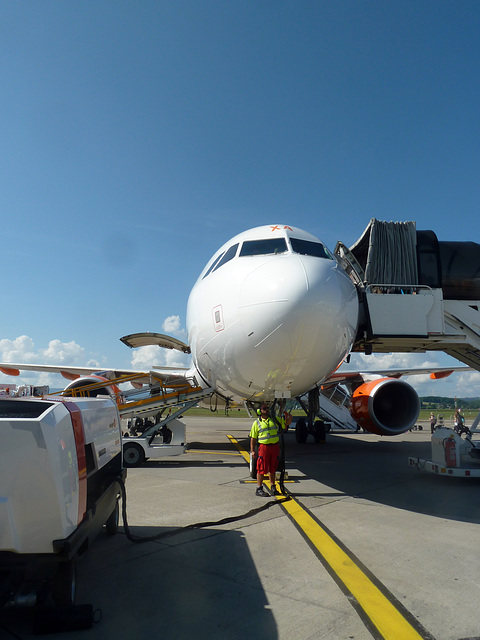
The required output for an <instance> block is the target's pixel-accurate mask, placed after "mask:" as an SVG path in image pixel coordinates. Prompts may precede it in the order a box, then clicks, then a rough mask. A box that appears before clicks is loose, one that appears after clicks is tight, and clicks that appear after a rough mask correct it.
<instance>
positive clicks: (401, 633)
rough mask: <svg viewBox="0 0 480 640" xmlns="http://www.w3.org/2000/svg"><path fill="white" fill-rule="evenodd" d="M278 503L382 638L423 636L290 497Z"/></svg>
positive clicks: (410, 639)
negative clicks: (280, 503)
mask: <svg viewBox="0 0 480 640" xmlns="http://www.w3.org/2000/svg"><path fill="white" fill-rule="evenodd" d="M227 437H228V438H229V439H230V441H231V442H232V444H234V445H235V447H236V448H237V449H238V451H239V452H240V453H241V454H242V456H243V457H244V458H245V460H246V461H247V462H248V463H250V454H249V453H247V452H246V451H245V450H243V449H242V447H241V445H240V444H239V443H238V441H237V440H235V438H233V436H227ZM281 506H282V508H283V509H285V511H286V512H287V513H288V515H289V516H290V517H291V518H292V520H293V521H294V522H295V523H296V524H297V525H298V527H299V528H300V529H301V531H302V532H303V533H304V534H305V536H306V537H307V538H308V539H309V540H310V542H311V543H312V545H313V546H314V547H315V549H316V550H317V551H318V553H319V554H320V555H321V556H322V558H323V560H324V561H325V563H326V564H327V565H328V566H329V567H330V569H331V570H332V571H333V572H334V573H335V575H336V576H337V578H338V579H339V581H340V582H341V583H343V585H344V586H345V587H346V589H347V590H348V591H349V592H350V593H351V594H352V595H353V597H354V598H355V600H356V601H357V603H358V605H359V606H360V607H361V609H362V610H363V612H364V613H365V615H366V616H367V617H368V618H369V620H370V621H371V622H372V624H373V625H374V626H375V628H376V629H377V630H378V632H379V633H380V635H381V636H382V638H384V640H422V639H424V638H425V635H421V634H420V633H419V632H418V631H417V630H416V629H415V628H414V627H413V626H412V624H410V622H409V621H408V620H407V619H406V618H405V617H404V615H403V614H402V613H401V612H400V611H399V610H398V609H397V608H396V606H395V605H394V604H393V603H392V602H391V600H390V599H389V598H388V597H387V596H386V595H385V594H384V593H383V592H382V590H381V589H380V588H379V587H377V586H376V585H375V584H374V582H373V581H372V580H371V579H370V578H369V577H368V576H367V575H366V574H365V573H364V572H363V571H362V569H360V567H359V566H358V565H357V564H355V562H354V560H353V559H352V558H351V557H350V556H349V555H348V553H346V551H344V550H343V549H342V547H341V546H340V545H339V544H338V543H337V542H335V540H334V539H333V538H332V537H331V536H330V535H329V534H328V533H327V532H326V531H325V530H324V529H323V527H322V526H321V525H320V524H319V523H318V522H317V521H316V520H315V519H314V518H313V517H312V516H311V515H310V514H309V513H308V512H307V511H306V510H305V509H304V508H303V507H302V506H301V505H300V504H299V503H298V502H297V501H296V500H295V499H294V498H293V497H292V499H291V500H288V501H286V502H283V503H282V505H281ZM428 637H431V636H430V635H429V636H428Z"/></svg>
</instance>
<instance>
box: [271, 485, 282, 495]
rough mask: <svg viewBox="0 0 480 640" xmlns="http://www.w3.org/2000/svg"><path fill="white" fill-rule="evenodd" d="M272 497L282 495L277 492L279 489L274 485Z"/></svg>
mask: <svg viewBox="0 0 480 640" xmlns="http://www.w3.org/2000/svg"><path fill="white" fill-rule="evenodd" d="M270 495H271V496H279V495H280V493H279V492H278V491H277V487H276V486H275V485H274V484H272V486H271V489H270Z"/></svg>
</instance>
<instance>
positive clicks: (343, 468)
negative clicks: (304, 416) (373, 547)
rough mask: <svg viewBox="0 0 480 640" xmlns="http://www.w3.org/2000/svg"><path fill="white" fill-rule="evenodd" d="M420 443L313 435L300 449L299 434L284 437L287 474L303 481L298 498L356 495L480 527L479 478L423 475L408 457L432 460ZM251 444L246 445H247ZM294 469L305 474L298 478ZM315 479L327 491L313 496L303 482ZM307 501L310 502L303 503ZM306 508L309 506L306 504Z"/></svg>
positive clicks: (366, 436) (296, 491) (427, 448)
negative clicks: (323, 439) (318, 440)
mask: <svg viewBox="0 0 480 640" xmlns="http://www.w3.org/2000/svg"><path fill="white" fill-rule="evenodd" d="M419 437H422V440H421V441H420V440H419V441H418V442H415V441H414V440H412V439H409V440H408V441H407V440H402V436H401V435H400V436H397V437H392V438H387V437H384V438H380V437H378V436H375V435H370V434H362V435H361V436H356V435H353V434H350V435H343V434H342V435H340V434H328V435H327V438H326V442H325V443H319V444H315V443H314V442H313V440H312V437H311V436H309V438H308V440H307V443H305V444H299V443H297V442H296V440H295V434H294V433H293V432H289V433H288V434H286V436H285V447H286V448H285V451H286V469H287V471H288V472H289V477H290V479H292V480H297V481H298V482H296V483H294V484H291V485H286V486H287V489H288V490H289V491H290V492H291V493H292V495H294V496H296V497H298V498H299V499H307V498H315V497H317V498H341V497H342V496H354V497H356V498H364V499H366V500H370V501H373V502H377V503H380V504H385V505H389V506H392V507H396V508H398V509H405V510H408V511H413V512H417V513H422V514H425V515H432V516H436V517H442V518H448V519H451V520H459V521H462V522H472V523H479V522H480V502H479V501H478V491H479V488H480V478H454V477H443V476H438V475H434V474H431V473H428V472H425V471H424V472H421V471H418V470H417V469H416V468H414V467H410V466H409V464H408V458H409V456H412V457H418V458H423V459H429V458H430V457H431V445H430V441H429V440H425V437H424V436H419ZM247 444H248V441H247V440H244V441H243V442H242V445H243V446H246V445H247ZM295 469H297V470H298V471H299V472H300V475H298V476H297V477H296V475H295ZM309 478H311V479H313V480H316V481H317V482H319V483H321V484H322V485H324V486H323V488H321V489H320V491H319V492H318V493H312V492H310V491H309V490H308V489H305V487H308V484H307V483H306V482H302V480H307V479H309ZM304 502H305V500H304ZM305 504H306V505H307V506H308V504H307V502H305Z"/></svg>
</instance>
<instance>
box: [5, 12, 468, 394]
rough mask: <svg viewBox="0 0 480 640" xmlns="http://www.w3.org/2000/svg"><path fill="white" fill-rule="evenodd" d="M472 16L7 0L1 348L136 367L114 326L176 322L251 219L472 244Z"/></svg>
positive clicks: (342, 234)
mask: <svg viewBox="0 0 480 640" xmlns="http://www.w3.org/2000/svg"><path fill="white" fill-rule="evenodd" d="M479 27H480V4H479V3H478V2H469V1H462V2H458V1H454V2H446V1H444V0H435V1H434V2H430V1H421V2H414V1H408V2H391V1H388V0H387V1H385V0H382V1H380V0H379V1H368V0H366V1H362V2H358V1H354V2H352V1H349V0H345V1H341V2H340V1H325V2H321V1H316V2H313V1H312V2H306V1H302V0H300V1H291V2H284V1H282V0H265V1H261V2H259V1H257V0H255V1H247V0H246V1H241V2H240V1H230V2H225V1H218V2H217V1H211V0H202V2H200V1H196V2H193V1H182V0H175V1H173V0H172V1H171V2H162V1H159V0H157V1H155V2H151V1H142V0H136V1H135V2H133V1H132V2H122V1H115V2H113V0H112V1H110V2H103V1H101V0H95V1H88V0H87V1H82V2H75V1H73V2H63V1H50V2H37V3H34V2H22V1H18V2H11V3H6V2H5V3H1V4H0V56H1V58H0V62H1V64H0V82H1V86H2V100H1V102H0V211H1V220H2V240H3V242H2V255H3V273H2V283H3V286H2V293H3V295H2V314H1V316H0V357H1V359H2V360H7V359H8V360H10V361H23V362H48V363H51V364H55V363H59V362H60V363H62V364H77V365H87V364H88V363H91V362H95V363H98V364H99V365H100V366H105V367H108V366H120V367H130V366H132V364H133V365H134V366H141V364H142V358H144V357H145V355H146V354H143V355H141V354H138V353H137V354H135V353H134V352H132V351H130V350H128V349H127V348H126V347H125V346H124V345H123V344H122V343H120V342H119V340H118V338H119V337H120V336H122V335H125V334H128V333H133V332H136V331H145V330H149V331H159V332H166V331H167V330H169V331H170V332H172V333H174V334H175V335H177V336H178V337H181V338H182V337H183V339H185V335H184V328H185V313H186V302H187V297H188V292H189V290H190V288H191V287H192V285H193V283H194V281H195V279H196V277H197V275H198V273H199V272H200V270H201V269H202V268H203V266H204V265H205V263H206V262H207V261H208V259H209V258H210V256H211V255H212V254H213V253H214V251H215V250H216V249H217V248H218V247H219V246H220V245H221V244H223V243H224V242H225V241H227V240H228V239H229V238H230V237H232V236H233V235H235V234H237V233H239V232H240V231H242V230H244V229H247V228H249V227H252V226H257V225H260V224H270V223H284V224H290V225H293V226H297V227H300V228H303V229H305V230H307V231H309V232H311V233H313V234H314V235H316V236H318V237H319V238H321V239H322V240H323V241H324V242H325V243H326V244H327V245H328V246H329V247H330V248H331V249H333V248H334V246H335V243H336V241H337V240H341V241H342V242H344V243H345V244H346V245H351V244H353V242H355V240H357V238H358V237H359V236H360V235H361V234H362V232H363V230H364V229H365V227H366V226H367V224H368V222H369V220H370V218H372V217H375V218H378V219H381V220H415V221H416V223H417V228H419V229H433V230H434V231H435V232H436V233H437V236H438V237H439V239H440V240H449V239H450V240H474V241H478V242H480V233H479V231H480V229H479V227H480V222H479V217H478V203H479V201H480V180H479V168H480V120H479V117H478V114H479V113H480V80H479V78H480V69H479V64H480V63H479V61H480V40H479V38H478V33H479ZM165 322H166V324H165ZM155 356H156V360H157V362H158V363H160V362H165V360H164V359H163V360H162V357H161V356H160V355H159V354H155ZM132 357H133V358H134V361H133V363H132ZM383 360H384V358H383ZM424 361H425V362H428V363H429V364H434V363H437V362H440V363H443V362H444V359H442V358H441V357H439V356H438V355H431V354H427V355H426V356H425V355H423V356H419V357H417V359H415V360H414V361H413V364H415V365H416V366H417V365H418V364H419V362H424ZM390 362H391V363H392V364H398V365H402V366H403V364H404V362H405V356H398V357H395V358H393V357H390ZM410 362H412V361H411V360H410ZM144 366H146V363H145V365H144ZM11 380H12V379H11V378H10V379H7V378H5V377H4V376H0V382H5V381H11ZM22 380H24V381H30V380H32V381H33V380H39V378H38V377H36V376H25V377H24V378H22ZM452 380H453V381H452ZM417 388H418V390H419V391H420V392H421V393H427V392H428V393H430V392H432V393H433V392H438V393H441V394H444V393H445V394H448V395H453V394H454V393H457V394H458V395H469V396H474V395H480V376H479V375H478V374H474V375H473V376H470V377H465V376H462V377H460V376H458V375H457V376H455V378H452V379H449V380H448V381H444V382H439V383H436V384H435V386H434V387H431V386H430V385H428V384H426V383H424V382H423V383H419V384H418V386H417Z"/></svg>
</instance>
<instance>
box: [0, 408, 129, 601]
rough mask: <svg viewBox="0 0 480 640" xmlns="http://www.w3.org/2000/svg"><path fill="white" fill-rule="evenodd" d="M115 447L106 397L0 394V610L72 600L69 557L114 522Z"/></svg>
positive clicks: (119, 467)
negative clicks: (16, 395) (5, 607)
mask: <svg viewBox="0 0 480 640" xmlns="http://www.w3.org/2000/svg"><path fill="white" fill-rule="evenodd" d="M121 446H122V440H121V431H120V417H119V413H118V409H117V405H116V404H115V402H114V401H112V399H111V398H110V397H106V396H103V397H98V398H75V399H72V398H64V397H55V396H46V397H44V398H41V399H40V398H2V399H1V400H0V522H1V527H0V608H2V607H4V606H8V607H14V606H28V605H32V606H34V605H42V606H47V605H50V604H52V603H53V604H54V605H56V606H58V607H61V606H70V605H73V603H74V599H75V587H76V580H75V559H76V557H77V556H78V555H79V554H81V553H83V552H85V551H86V550H87V549H88V548H89V547H90V544H91V542H92V541H93V538H94V537H95V536H96V535H97V534H98V533H99V531H100V530H101V529H102V527H103V526H104V525H105V527H106V531H107V533H108V534H114V533H115V532H116V531H117V528H118V520H119V498H120V495H121V486H122V484H123V482H124V480H125V476H126V472H125V471H124V469H123V464H122V448H121Z"/></svg>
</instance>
